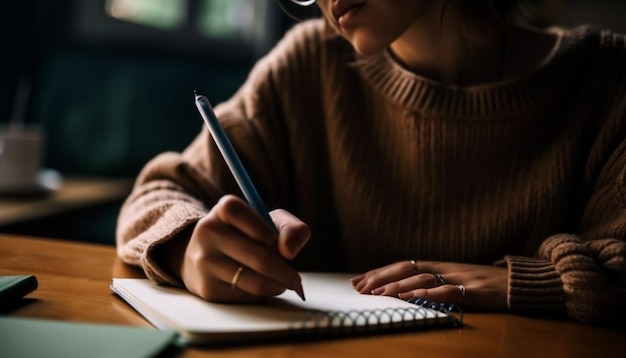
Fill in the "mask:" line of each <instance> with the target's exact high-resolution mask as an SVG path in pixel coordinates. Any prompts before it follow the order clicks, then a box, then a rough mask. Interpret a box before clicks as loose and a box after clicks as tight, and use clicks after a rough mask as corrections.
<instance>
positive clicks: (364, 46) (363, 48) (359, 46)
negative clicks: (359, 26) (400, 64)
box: [348, 34, 389, 56]
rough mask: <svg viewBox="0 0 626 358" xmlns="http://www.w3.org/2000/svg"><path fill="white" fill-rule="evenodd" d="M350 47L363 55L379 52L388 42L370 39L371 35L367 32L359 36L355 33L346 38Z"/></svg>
mask: <svg viewBox="0 0 626 358" xmlns="http://www.w3.org/2000/svg"><path fill="white" fill-rule="evenodd" d="M348 40H349V41H350V43H351V44H352V47H354V49H355V50H356V52H358V53H359V54H361V55H363V56H368V55H373V54H375V53H377V52H380V51H382V50H384V49H385V48H387V47H388V46H389V44H388V43H383V42H378V41H372V36H371V35H369V34H363V35H361V36H359V34H356V35H354V36H352V37H351V38H348Z"/></svg>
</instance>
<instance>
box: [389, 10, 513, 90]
mask: <svg viewBox="0 0 626 358" xmlns="http://www.w3.org/2000/svg"><path fill="white" fill-rule="evenodd" d="M435 3H436V2H435ZM441 12H442V9H441V7H440V6H432V7H431V8H430V9H429V11H428V12H427V13H424V14H423V16H421V17H420V18H419V19H416V21H415V23H414V24H413V25H412V26H411V27H410V28H409V29H408V30H407V31H406V32H405V33H404V34H403V35H402V36H401V37H400V38H398V39H397V40H396V41H395V42H393V43H392V44H391V46H390V47H391V51H392V53H393V54H394V56H396V58H397V59H398V60H399V61H400V62H402V63H403V65H404V66H405V67H407V68H408V69H409V70H411V71H413V72H415V73H418V74H420V75H422V76H425V77H428V78H431V79H433V80H436V81H440V82H444V83H447V84H451V85H472V84H479V83H486V82H494V81H498V80H500V79H502V75H503V67H504V62H505V55H506V44H507V41H506V39H507V36H506V34H507V32H508V31H505V30H503V29H502V28H499V27H497V26H496V25H482V26H483V27H481V28H477V29H476V31H477V35H478V37H479V38H480V41H472V40H471V39H469V38H468V37H467V34H465V35H464V34H463V32H464V31H465V30H464V29H462V28H461V27H460V24H461V18H460V16H459V14H457V13H455V11H454V9H452V8H450V9H447V10H446V12H445V15H444V16H443V17H442V13H441Z"/></svg>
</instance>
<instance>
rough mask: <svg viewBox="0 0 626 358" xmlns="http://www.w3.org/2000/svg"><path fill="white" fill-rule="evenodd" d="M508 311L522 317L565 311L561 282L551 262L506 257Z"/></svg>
mask: <svg viewBox="0 0 626 358" xmlns="http://www.w3.org/2000/svg"><path fill="white" fill-rule="evenodd" d="M505 259H506V262H507V266H508V269H509V291H508V299H507V301H508V302H507V303H508V306H509V311H511V312H513V313H521V314H562V313H563V312H565V293H564V291H563V283H562V282H561V278H560V276H559V274H558V273H557V272H556V270H555V268H554V265H553V264H552V262H550V261H547V260H540V259H532V258H528V257H518V256H507V257H506V258H505Z"/></svg>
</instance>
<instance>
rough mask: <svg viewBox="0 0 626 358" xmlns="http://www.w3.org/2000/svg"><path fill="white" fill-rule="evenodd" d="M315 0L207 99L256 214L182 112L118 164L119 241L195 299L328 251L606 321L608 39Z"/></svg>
mask: <svg viewBox="0 0 626 358" xmlns="http://www.w3.org/2000/svg"><path fill="white" fill-rule="evenodd" d="M294 2H296V1H294ZM309 2H310V1H309ZM317 6H319V8H320V9H321V10H322V13H323V15H324V19H323V20H320V19H318V20H309V21H304V22H302V23H300V24H298V25H296V26H295V27H294V28H293V29H292V30H290V31H289V32H288V33H287V34H286V36H285V37H284V38H283V40H282V41H281V42H280V43H279V44H278V45H277V46H276V47H275V48H274V49H273V50H272V51H271V52H270V53H269V54H268V55H267V56H266V57H265V58H263V59H262V60H260V61H259V62H258V64H257V65H256V66H255V68H254V69H253V70H252V72H251V73H250V76H249V78H248V80H247V81H246V82H245V84H244V85H243V86H242V87H241V89H240V90H239V91H238V92H237V93H236V94H235V95H234V96H233V97H232V98H231V99H230V100H229V101H227V102H225V103H222V104H220V105H219V106H217V107H216V113H217V116H218V117H219V118H220V121H221V122H222V125H223V126H224V128H225V130H226V131H227V133H228V135H229V137H230V139H231V141H232V142H233V144H234V146H235V147H236V149H237V151H238V153H239V155H240V157H241V158H242V160H243V162H244V164H245V166H246V167H247V169H248V171H249V172H250V175H251V177H252V178H253V181H254V182H255V183H256V185H257V188H258V189H259V191H260V193H261V196H262V197H263V198H264V199H265V200H266V202H267V204H268V206H269V207H270V208H272V209H273V210H272V211H271V213H270V214H271V217H272V219H273V221H274V223H275V225H276V228H277V230H274V229H273V228H271V227H270V225H268V224H267V223H266V222H265V221H263V219H261V217H260V216H259V215H257V214H256V213H255V212H254V211H253V210H252V209H251V208H250V207H249V206H248V205H247V204H246V202H245V201H243V200H242V199H240V198H239V193H240V192H239V190H238V189H237V186H236V184H235V182H234V180H233V179H232V176H231V174H230V172H229V171H228V169H227V167H226V166H225V164H224V161H223V159H222V157H221V155H220V153H219V152H218V151H217V149H216V147H215V145H214V144H213V143H212V142H211V139H210V136H209V134H208V131H207V130H204V131H203V132H202V133H200V134H199V136H198V137H197V138H196V139H195V141H194V142H193V143H192V144H191V145H190V146H189V147H188V148H187V149H186V150H185V151H184V152H183V153H181V154H178V153H164V154H162V155H160V156H158V157H157V158H155V159H154V160H153V161H151V162H150V163H149V164H148V165H147V166H146V167H145V168H144V170H143V171H142V173H141V174H140V176H139V178H138V179H137V184H136V186H135V188H134V191H133V193H132V194H131V195H130V197H129V198H128V200H127V201H126V203H125V204H124V206H123V208H122V211H121V213H120V217H119V222H118V235H117V242H118V252H119V255H120V257H121V258H122V259H124V260H125V261H126V262H128V263H130V264H134V265H141V266H142V267H143V269H144V270H145V272H146V274H147V275H148V277H150V278H152V279H154V280H156V281H157V282H160V283H166V284H173V285H178V286H184V287H186V288H187V289H188V290H190V291H191V292H193V293H195V294H197V295H199V296H200V297H203V298H205V299H207V300H211V301H222V302H255V301H259V300H261V299H263V298H264V297H268V296H273V295H277V294H279V293H281V292H283V291H284V290H285V289H292V290H295V291H296V292H298V293H302V292H301V286H300V277H299V275H298V270H307V271H309V270H311V271H312V270H315V271H349V272H365V273H364V274H359V275H355V277H354V279H353V281H352V282H353V284H354V286H355V288H356V289H357V290H358V291H359V292H361V293H364V294H375V295H393V296H398V297H400V298H403V299H407V298H410V297H414V296H418V297H425V298H428V299H431V300H435V301H440V302H445V303H455V304H461V305H462V306H463V307H464V308H469V309H479V310H489V311H509V312H512V313H520V314H542V315H561V314H567V315H568V316H569V317H571V318H574V319H577V320H581V321H585V322H594V323H610V322H612V321H615V320H617V319H618V315H615V312H624V310H625V309H626V303H625V302H626V293H625V288H626V245H625V241H624V238H625V237H626V210H625V208H626V191H625V189H626V141H624V138H626V137H625V136H624V134H625V133H626V66H623V64H624V62H625V60H626V44H625V37H624V36H622V35H617V34H612V33H610V32H606V31H599V30H596V29H594V28H591V27H579V28H576V29H570V30H565V29H559V28H553V29H548V30H540V29H533V28H529V27H525V26H522V25H519V24H516V23H515V22H513V21H512V20H511V16H510V15H511V12H512V9H513V8H514V4H513V3H512V2H511V1H498V0H493V1H490V0H483V1H471V2H470V1H462V0H459V1H443V0H439V1H431V0H333V1H331V0H320V1H317ZM276 231H278V233H276ZM288 261H291V262H288Z"/></svg>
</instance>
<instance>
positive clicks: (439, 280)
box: [432, 273, 447, 287]
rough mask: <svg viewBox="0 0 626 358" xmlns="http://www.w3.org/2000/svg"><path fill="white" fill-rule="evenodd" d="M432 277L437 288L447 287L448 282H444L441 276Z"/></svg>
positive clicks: (436, 274) (434, 275)
mask: <svg viewBox="0 0 626 358" xmlns="http://www.w3.org/2000/svg"><path fill="white" fill-rule="evenodd" d="M432 275H433V277H434V278H435V287H438V286H443V285H447V283H446V281H444V279H443V277H441V275H440V274H438V273H434V274H432Z"/></svg>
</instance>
